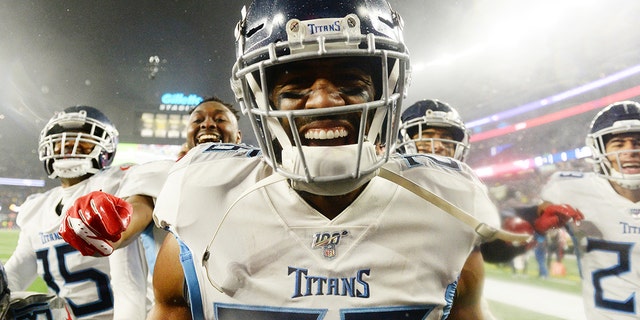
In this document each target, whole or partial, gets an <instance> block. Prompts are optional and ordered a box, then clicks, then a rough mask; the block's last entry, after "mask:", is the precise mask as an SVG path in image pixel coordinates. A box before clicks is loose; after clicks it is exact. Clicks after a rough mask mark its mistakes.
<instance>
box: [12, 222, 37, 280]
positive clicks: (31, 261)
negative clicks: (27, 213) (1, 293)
mask: <svg viewBox="0 0 640 320" xmlns="http://www.w3.org/2000/svg"><path fill="white" fill-rule="evenodd" d="M5 270H6V272H7V279H8V280H9V289H10V290H11V291H23V290H25V289H27V287H29V285H30V284H31V283H32V282H33V280H35V279H36V276H37V274H38V272H37V262H36V254H35V251H34V250H33V248H32V247H31V243H30V242H29V237H28V236H27V234H26V232H24V231H21V232H20V235H19V236H18V245H17V246H16V249H15V250H14V251H13V254H12V255H11V257H9V260H8V261H7V263H6V264H5Z"/></svg>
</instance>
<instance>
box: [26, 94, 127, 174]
mask: <svg viewBox="0 0 640 320" xmlns="http://www.w3.org/2000/svg"><path fill="white" fill-rule="evenodd" d="M81 142H82V143H90V144H93V145H94V147H93V149H92V150H91V152H90V153H88V154H85V153H83V152H81V151H80V150H79V144H80V143H81ZM65 145H68V146H69V148H70V150H68V148H65V147H64V146H65ZM117 145H118V130H116V128H115V126H114V125H113V123H112V122H111V120H109V118H107V116H106V115H105V114H104V113H102V112H101V111H100V110H98V109H96V108H94V107H89V106H73V107H69V108H66V109H64V111H62V112H58V113H56V114H55V115H54V116H53V118H51V119H50V120H49V122H48V123H47V124H46V125H45V126H44V128H43V129H42V131H41V132H40V141H39V146H38V154H39V157H40V161H42V162H43V163H44V169H45V171H46V172H47V174H48V175H49V178H52V179H53V178H57V177H61V178H75V177H81V176H83V175H85V174H88V173H90V174H94V173H96V172H98V171H99V170H101V169H102V168H104V167H107V166H109V165H110V164H111V162H112V161H113V158H114V157H115V154H116V147H117Z"/></svg>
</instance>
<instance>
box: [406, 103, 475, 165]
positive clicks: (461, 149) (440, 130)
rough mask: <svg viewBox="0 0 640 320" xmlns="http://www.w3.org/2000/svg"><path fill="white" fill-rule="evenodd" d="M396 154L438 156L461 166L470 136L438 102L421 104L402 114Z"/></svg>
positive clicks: (450, 109) (453, 113)
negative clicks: (456, 162)
mask: <svg viewBox="0 0 640 320" xmlns="http://www.w3.org/2000/svg"><path fill="white" fill-rule="evenodd" d="M400 121H401V124H400V133H399V135H398V136H399V137H400V141H399V144H398V148H397V149H398V152H400V153H402V154H416V153H424V154H437V155H440V156H443V157H449V158H454V159H456V160H458V161H462V162H464V161H465V160H466V158H467V155H468V154H469V149H470V146H469V132H468V131H467V127H466V126H465V124H464V122H463V121H462V118H461V117H460V114H459V113H458V111H457V110H456V109H454V108H453V107H451V106H450V105H449V104H447V103H444V102H442V101H439V100H430V99H425V100H420V101H418V102H416V103H414V104H413V105H411V106H410V107H409V108H407V109H406V110H405V111H404V112H402V116H401V119H400Z"/></svg>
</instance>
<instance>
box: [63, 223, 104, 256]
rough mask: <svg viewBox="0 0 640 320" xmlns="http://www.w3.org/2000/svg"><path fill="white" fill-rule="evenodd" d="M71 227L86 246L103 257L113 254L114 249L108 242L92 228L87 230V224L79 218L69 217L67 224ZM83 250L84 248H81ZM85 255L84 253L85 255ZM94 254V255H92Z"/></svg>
mask: <svg viewBox="0 0 640 320" xmlns="http://www.w3.org/2000/svg"><path fill="white" fill-rule="evenodd" d="M66 223H68V225H69V227H70V228H71V229H73V231H74V233H75V235H77V237H79V238H80V239H82V240H83V241H84V242H85V243H86V245H88V246H89V247H90V248H93V249H95V250H96V251H97V252H98V253H100V254H101V255H103V256H107V255H110V254H111V253H112V252H113V247H112V246H111V244H109V243H108V242H107V241H105V240H102V239H100V238H99V237H98V236H97V235H96V234H95V233H94V232H93V230H91V229H90V228H87V226H86V225H85V223H84V222H83V221H82V220H81V219H78V218H73V217H68V218H67V222H66ZM80 247H81V248H82V247H84V246H80ZM83 254H84V253H83ZM92 254H93V253H92Z"/></svg>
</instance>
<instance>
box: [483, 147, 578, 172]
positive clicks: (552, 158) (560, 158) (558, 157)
mask: <svg viewBox="0 0 640 320" xmlns="http://www.w3.org/2000/svg"><path fill="white" fill-rule="evenodd" d="M590 156H591V149H589V147H582V148H577V149H573V150H567V151H563V152H558V153H554V154H547V155H540V156H537V157H533V158H529V159H520V160H515V161H511V162H507V163H501V164H496V165H491V166H486V167H480V168H476V169H474V171H475V173H476V175H477V176H478V177H480V178H489V177H496V176H502V175H506V174H510V173H516V172H521V171H525V170H529V169H535V168H538V167H542V166H545V165H550V164H554V163H558V162H566V161H570V160H576V159H582V158H586V157H590Z"/></svg>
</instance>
